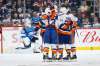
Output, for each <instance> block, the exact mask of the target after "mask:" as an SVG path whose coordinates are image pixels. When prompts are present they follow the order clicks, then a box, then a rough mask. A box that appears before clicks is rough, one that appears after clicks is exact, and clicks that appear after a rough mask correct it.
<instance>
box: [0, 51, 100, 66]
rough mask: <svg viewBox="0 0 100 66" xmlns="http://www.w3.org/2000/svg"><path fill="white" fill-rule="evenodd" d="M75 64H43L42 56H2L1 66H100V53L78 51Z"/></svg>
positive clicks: (0, 55)
mask: <svg viewBox="0 0 100 66" xmlns="http://www.w3.org/2000/svg"><path fill="white" fill-rule="evenodd" d="M77 56H78V59H77V61H74V62H43V61H42V54H41V53H39V54H0V66H100V51H94V50H93V51H77Z"/></svg>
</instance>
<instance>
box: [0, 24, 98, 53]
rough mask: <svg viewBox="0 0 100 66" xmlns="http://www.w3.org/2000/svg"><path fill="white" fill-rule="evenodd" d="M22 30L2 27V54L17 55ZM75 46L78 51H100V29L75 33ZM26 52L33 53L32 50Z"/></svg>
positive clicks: (82, 30)
mask: <svg viewBox="0 0 100 66" xmlns="http://www.w3.org/2000/svg"><path fill="white" fill-rule="evenodd" d="M21 30H22V27H21V26H20V27H2V33H1V34H0V39H1V41H0V52H1V53H16V52H18V51H19V50H16V49H15V48H16V47H18V46H21V45H23V44H22V41H21V38H20V32H21ZM75 45H76V47H77V50H100V29H77V30H76V33H75ZM23 51H24V50H23ZM25 51H27V52H28V51H29V52H32V51H30V50H25ZM27 52H26V53H27Z"/></svg>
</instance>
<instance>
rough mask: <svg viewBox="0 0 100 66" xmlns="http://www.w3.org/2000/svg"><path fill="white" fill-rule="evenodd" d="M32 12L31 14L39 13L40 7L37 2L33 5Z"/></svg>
mask: <svg viewBox="0 0 100 66" xmlns="http://www.w3.org/2000/svg"><path fill="white" fill-rule="evenodd" d="M32 10H33V12H39V11H40V6H39V4H38V3H37V2H35V3H33V5H32Z"/></svg>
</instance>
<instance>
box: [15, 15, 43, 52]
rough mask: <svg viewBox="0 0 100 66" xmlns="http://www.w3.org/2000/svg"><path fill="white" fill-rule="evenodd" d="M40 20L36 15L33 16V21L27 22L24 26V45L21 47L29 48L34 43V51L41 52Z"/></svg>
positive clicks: (22, 32) (22, 36)
mask: <svg viewBox="0 0 100 66" xmlns="http://www.w3.org/2000/svg"><path fill="white" fill-rule="evenodd" d="M39 22H40V19H39V18H36V17H34V18H32V21H30V22H25V24H24V27H23V29H22V31H21V38H22V42H23V45H24V47H21V49H27V48H30V47H32V46H31V45H34V47H33V52H40V46H41V43H42V42H41V40H42V39H41V36H40V30H39V29H40V28H39ZM17 49H19V48H17Z"/></svg>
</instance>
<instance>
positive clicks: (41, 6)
mask: <svg viewBox="0 0 100 66" xmlns="http://www.w3.org/2000/svg"><path fill="white" fill-rule="evenodd" d="M25 3H26V2H25V1H24V0H22V2H21V4H20V5H17V2H16V1H15V2H13V3H11V2H8V3H5V4H2V3H0V25H22V24H23V23H24V19H25V18H27V17H28V18H29V19H31V18H32V13H33V12H37V13H38V15H40V14H41V13H42V12H45V9H46V8H47V7H49V6H50V5H54V6H55V7H56V8H57V10H58V12H59V8H60V7H61V6H62V5H63V6H65V7H66V8H69V9H70V10H71V12H72V13H73V14H74V15H76V16H77V17H78V19H79V21H80V27H100V18H99V16H98V13H94V11H93V6H91V5H90V4H89V2H87V1H86V0H32V2H31V4H25Z"/></svg>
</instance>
